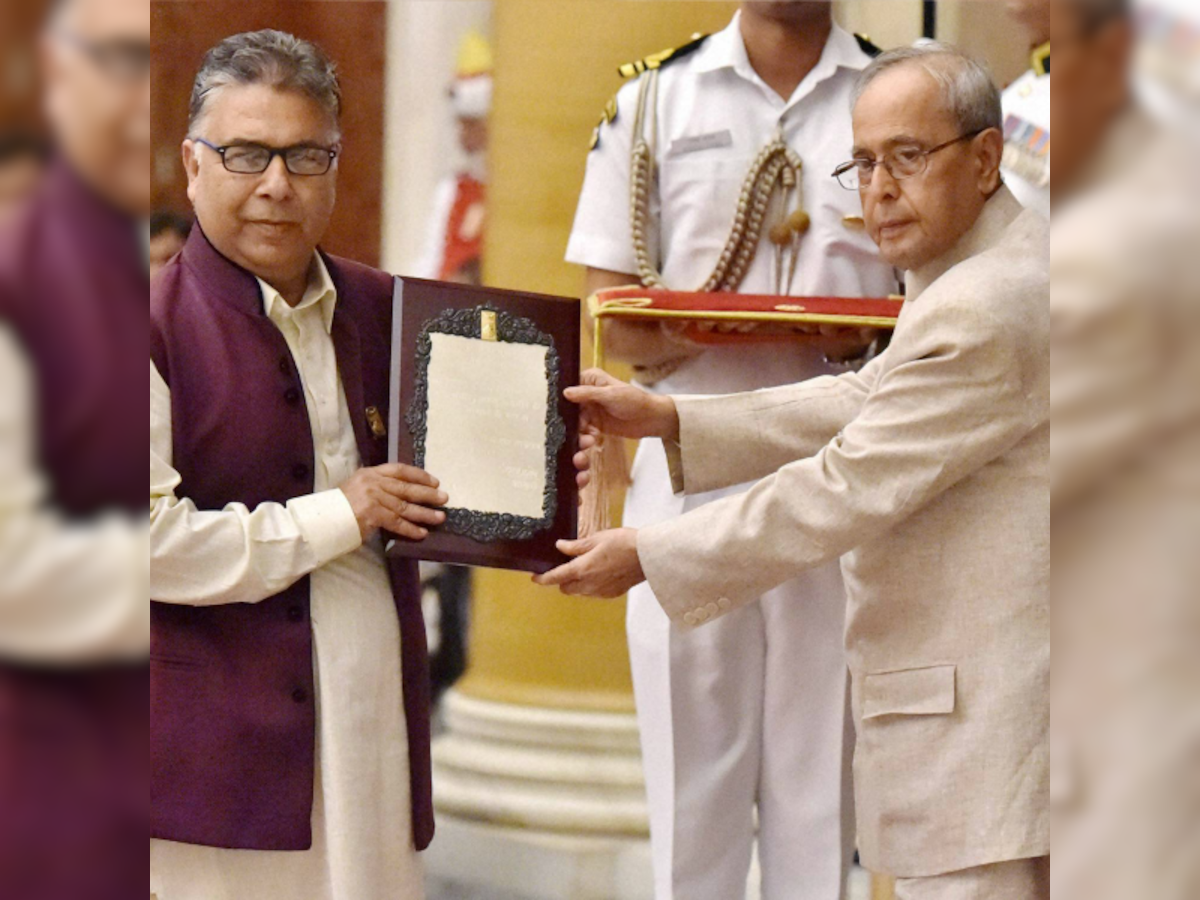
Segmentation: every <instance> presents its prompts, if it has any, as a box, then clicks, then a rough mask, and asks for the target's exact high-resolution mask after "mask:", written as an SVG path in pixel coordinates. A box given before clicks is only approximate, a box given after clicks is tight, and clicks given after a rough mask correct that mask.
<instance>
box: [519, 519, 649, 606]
mask: <svg viewBox="0 0 1200 900" xmlns="http://www.w3.org/2000/svg"><path fill="white" fill-rule="evenodd" d="M558 549H559V550H561V551H562V552H563V553H565V554H566V555H567V556H573V557H575V558H574V559H572V560H571V561H570V562H569V563H564V564H563V565H561V566H559V567H558V568H557V569H553V570H551V571H549V572H547V573H546V574H544V575H535V576H534V578H533V580H534V581H535V582H536V583H537V584H543V585H557V586H558V588H559V590H561V591H562V592H563V593H564V594H582V595H584V596H586V597H604V598H612V597H620V596H621V595H622V594H624V593H625V592H627V591H628V590H629V589H630V588H631V587H633V586H634V585H637V584H641V583H642V582H643V581H645V580H646V575H645V573H644V572H643V571H642V563H641V561H640V560H639V559H638V552H637V529H636V528H614V529H612V530H611V531H601V532H600V533H599V534H595V535H592V536H591V537H587V538H583V539H582V540H578V541H559V542H558Z"/></svg>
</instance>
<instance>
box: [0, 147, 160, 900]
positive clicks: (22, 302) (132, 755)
mask: <svg viewBox="0 0 1200 900" xmlns="http://www.w3.org/2000/svg"><path fill="white" fill-rule="evenodd" d="M140 233H141V228H140V224H139V223H138V222H137V221H136V220H135V219H134V218H133V217H131V216H129V215H127V214H125V213H123V212H120V211H119V210H117V209H115V208H113V207H111V206H110V205H108V204H107V203H106V202H105V201H104V200H102V199H101V198H100V197H99V196H97V195H96V194H95V193H94V192H93V191H92V190H91V189H90V188H89V187H87V186H86V185H85V184H84V183H83V182H82V181H81V180H80V179H79V178H78V176H77V175H75V174H74V173H73V172H72V171H71V170H70V169H69V168H68V167H67V166H66V165H65V164H64V163H62V162H61V161H60V162H56V163H55V164H53V165H52V166H51V169H50V171H49V173H48V174H47V176H46V179H45V181H44V183H43V184H42V186H41V188H40V189H39V191H38V193H37V195H36V197H35V198H34V199H33V201H32V202H31V204H30V205H29V206H28V207H27V208H26V209H25V210H24V211H23V212H22V213H20V214H19V215H18V218H17V220H16V221H14V222H12V223H10V226H9V230H6V231H5V232H4V233H3V234H0V323H3V324H4V325H6V326H7V327H9V328H11V329H12V330H13V331H14V332H15V333H16V335H17V338H18V340H19V342H20V344H21V346H22V348H23V350H24V352H25V354H26V356H27V357H28V360H29V364H30V367H31V369H32V373H33V377H34V384H35V385H36V389H37V397H36V401H37V402H36V406H35V409H36V411H37V421H36V422H34V423H33V425H34V428H35V429H36V432H37V439H38V440H37V447H38V456H37V463H38V467H39V468H40V470H41V473H42V474H43V475H44V476H45V479H46V484H47V488H48V492H49V496H48V502H49V503H50V505H51V506H52V508H53V509H54V510H55V511H56V512H57V513H59V514H61V515H62V516H63V517H64V519H65V520H66V521H68V522H70V523H72V524H83V525H86V524H87V523H88V522H90V521H91V520H92V519H93V518H94V517H96V516H98V515H101V514H104V513H109V512H111V511H113V510H124V511H126V512H128V513H129V514H130V516H131V522H132V521H134V520H133V519H132V517H133V516H137V517H141V516H144V515H145V512H144V510H145V508H146V507H145V503H146V497H145V492H146V488H145V478H146V475H145V471H146V470H145V469H143V468H142V465H143V463H142V459H143V458H144V457H143V456H142V454H143V453H145V452H146V446H147V442H148V440H149V430H150V429H149V422H148V420H147V418H146V407H145V406H144V405H143V404H144V403H145V401H144V400H143V399H142V398H143V397H144V396H145V393H146V388H147V370H146V363H145V360H144V358H143V356H142V354H143V353H144V352H145V348H146V320H145V318H144V316H145V315H146V293H147V281H146V264H145V260H144V257H143V253H142V247H141V239H140ZM5 389H6V386H5V385H0V391H2V390H5ZM3 577H4V573H0V578H3ZM148 682H149V679H148V677H147V673H146V665H145V663H144V662H142V663H140V664H137V665H113V666H88V667H74V668H70V669H59V670H54V669H51V668H49V667H47V668H41V669H39V668H36V667H34V666H31V665H24V666H17V665H11V664H9V663H7V662H6V661H0V896H3V897H5V898H7V897H13V898H20V900H124V898H127V897H132V896H135V895H136V891H137V890H139V889H140V890H143V891H144V890H145V884H146V882H145V878H146V875H145V871H146V860H147V854H148V848H147V845H146V843H145V834H146V826H147V821H148V818H149V809H148V790H147V773H146V768H147V765H146V731H147V693H148ZM131 891H132V892H134V893H131Z"/></svg>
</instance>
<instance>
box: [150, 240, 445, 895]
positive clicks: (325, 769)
mask: <svg viewBox="0 0 1200 900" xmlns="http://www.w3.org/2000/svg"><path fill="white" fill-rule="evenodd" d="M314 268H315V277H314V281H313V284H312V285H311V286H310V288H309V290H308V292H307V293H306V294H305V296H304V298H303V300H302V301H301V302H300V303H299V304H298V305H297V306H296V307H295V308H292V307H290V306H288V304H287V303H286V301H284V300H283V298H282V297H281V296H280V295H279V294H278V293H277V292H276V291H275V290H274V289H273V288H271V287H270V286H269V285H267V284H266V283H265V282H262V281H261V280H260V281H259V286H260V288H261V290H262V294H263V303H264V307H265V310H266V313H267V315H268V316H269V317H270V319H271V321H272V322H274V323H275V325H276V326H277V327H278V328H279V330H280V331H281V332H282V333H283V336H284V338H285V339H286V341H287V345H288V349H289V350H290V351H291V354H292V357H293V359H294V360H295V362H296V366H297V368H298V369H299V372H300V379H301V381H302V383H303V385H304V394H305V400H306V402H307V406H308V414H309V421H310V422H311V425H312V433H313V443H314V447H315V453H314V467H313V472H314V479H315V484H314V489H315V491H316V493H314V494H312V495H309V496H307V497H302V498H299V499H297V500H293V501H292V502H290V503H288V504H286V505H283V504H275V503H266V504H263V505H261V506H259V507H258V508H257V509H255V510H252V511H251V510H248V509H246V508H245V507H244V506H240V505H237V504H233V505H230V506H229V507H226V509H224V510H221V511H212V512H199V511H197V510H196V508H195V506H194V504H192V503H191V502H190V501H189V500H187V499H186V498H178V497H176V496H175V493H174V491H175V488H176V487H177V486H178V484H179V481H180V479H179V475H178V473H176V472H175V471H174V469H172V468H171V458H172V454H171V419H170V415H171V406H170V396H169V392H168V388H167V386H166V384H165V383H164V382H163V380H162V378H161V377H160V376H159V374H158V372H157V371H155V369H154V366H153V365H151V367H150V368H151V372H150V505H151V513H150V515H151V545H152V550H151V596H153V597H154V598H155V599H156V600H159V601H161V602H169V603H186V604H193V605H206V604H214V603H229V602H250V603H253V602H258V601H260V600H263V599H266V598H267V597H269V596H272V595H273V594H275V593H278V592H279V591H280V590H282V589H283V588H285V587H286V586H287V585H289V584H292V583H294V582H295V581H297V580H298V579H300V578H301V577H303V576H304V575H306V574H310V573H311V610H312V615H311V618H312V629H313V668H314V675H315V686H316V712H317V769H316V785H315V796H314V801H313V814H312V827H313V846H312V849H311V850H308V851H304V852H286V853H285V852H265V851H255V850H224V849H218V848H213V847H202V846H197V845H192V844H181V843H174V842H170V841H151V842H150V891H151V893H152V894H157V897H158V900H275V898H278V900H297V898H304V900H383V898H387V900H421V898H423V897H424V888H423V886H422V881H423V876H422V871H421V864H420V859H419V857H418V855H417V853H416V851H415V849H414V847H413V840H412V815H411V807H410V786H409V768H408V735H407V728H406V723H405V720H404V712H403V709H404V707H403V684H402V680H401V671H400V628H399V622H398V620H397V617H396V608H395V604H394V601H393V598H392V592H391V587H390V582H389V580H388V574H387V569H386V567H385V563H384V556H383V550H382V545H381V543H380V540H379V538H378V537H376V538H374V539H373V540H372V541H370V542H368V543H367V544H363V543H362V541H361V538H360V535H359V529H358V523H357V521H356V520H355V517H354V513H353V511H352V510H351V508H350V504H349V502H348V501H347V499H346V497H345V495H344V494H342V492H341V491H340V490H336V488H337V486H338V485H339V484H341V483H342V482H344V481H345V480H346V479H347V478H349V477H350V476H351V475H352V474H354V472H355V471H356V469H357V468H358V467H359V457H358V449H357V446H356V445H355V440H354V431H353V428H352V425H351V420H350V412H349V409H348V407H347V404H346V397H345V391H344V389H343V386H342V382H341V378H340V376H339V374H338V370H337V359H336V356H335V353H334V347H333V340H332V338H331V337H330V328H331V326H332V322H333V312H334V307H335V305H336V302H337V296H336V292H335V290H334V287H333V283H332V281H331V280H330V278H329V273H328V272H327V271H326V269H325V266H324V264H323V263H322V262H321V261H320V258H319V257H318V258H317V262H316V265H315V267H314ZM160 548H163V549H162V550H160ZM165 548H169V550H167V549H165Z"/></svg>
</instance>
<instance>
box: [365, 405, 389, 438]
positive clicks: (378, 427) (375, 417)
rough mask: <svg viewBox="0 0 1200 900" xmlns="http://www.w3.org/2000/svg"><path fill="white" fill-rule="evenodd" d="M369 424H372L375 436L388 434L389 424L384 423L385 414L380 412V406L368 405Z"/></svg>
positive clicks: (379, 436) (372, 432) (372, 431)
mask: <svg viewBox="0 0 1200 900" xmlns="http://www.w3.org/2000/svg"><path fill="white" fill-rule="evenodd" d="M367 424H368V425H370V426H371V434H373V435H375V437H377V438H381V437H384V436H386V435H387V426H386V425H384V424H383V416H381V415H380V414H379V408H378V407H375V406H368V407H367Z"/></svg>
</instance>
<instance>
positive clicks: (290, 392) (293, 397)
mask: <svg viewBox="0 0 1200 900" xmlns="http://www.w3.org/2000/svg"><path fill="white" fill-rule="evenodd" d="M283 399H284V400H286V401H287V404H288V406H295V405H296V404H297V403H299V402H300V391H298V390H297V389H296V388H294V387H290V388H288V389H287V390H286V391H284V392H283Z"/></svg>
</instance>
